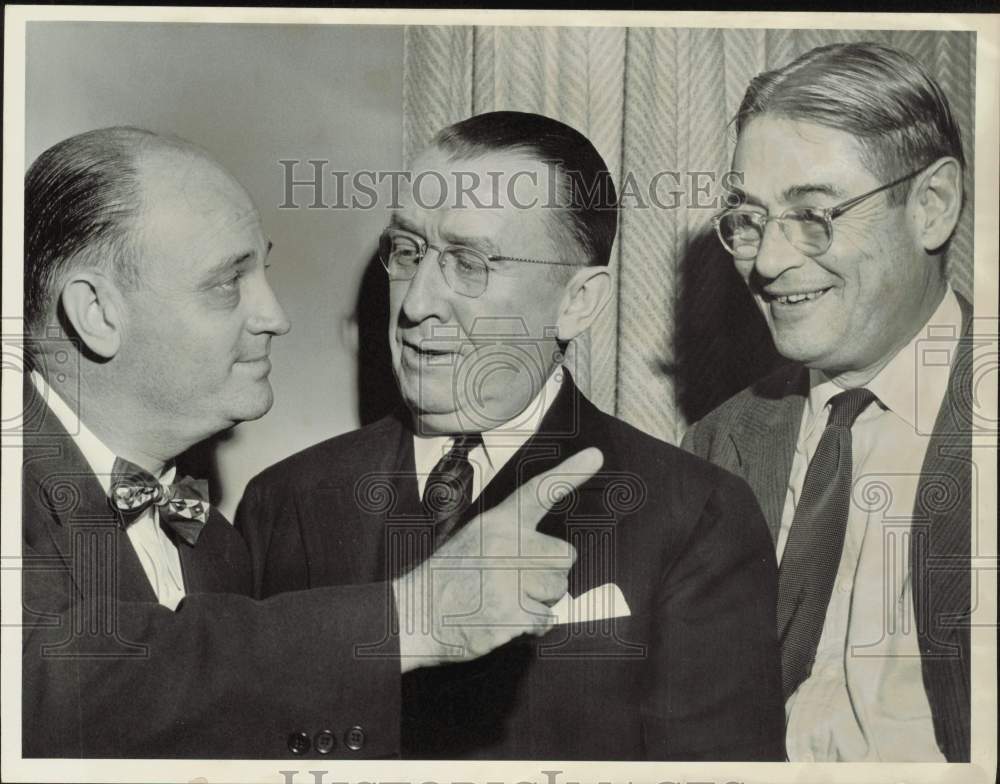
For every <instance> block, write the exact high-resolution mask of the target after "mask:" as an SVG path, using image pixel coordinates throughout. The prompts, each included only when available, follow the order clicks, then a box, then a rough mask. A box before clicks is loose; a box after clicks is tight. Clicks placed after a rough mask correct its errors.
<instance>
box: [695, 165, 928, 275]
mask: <svg viewBox="0 0 1000 784" xmlns="http://www.w3.org/2000/svg"><path fill="white" fill-rule="evenodd" d="M922 171H923V169H917V170H916V171H915V172H911V173H910V174H907V175H906V176H905V177H900V178H899V179H898V180H893V181H892V182H889V183H886V184H885V185H880V186H879V187H878V188H875V190H872V191H868V192H867V193H862V194H861V195H860V196H855V197H853V198H851V199H848V200H847V201H844V202H841V203H840V204H837V205H836V206H834V207H827V208H826V209H821V208H819V207H793V208H792V209H790V210H785V211H784V212H783V213H781V215H778V216H774V217H772V216H769V215H767V214H766V213H763V212H758V211H756V210H747V209H735V210H727V211H726V212H723V213H722V214H721V215H716V216H715V217H714V218H712V223H713V224H714V226H715V232H716V234H718V235H719V241H720V242H722V244H723V246H724V247H725V248H726V250H728V251H729V252H730V253H732V254H733V256H734V257H736V258H737V259H743V260H748V259H755V258H757V253H758V252H759V251H760V245H761V243H762V242H763V241H764V230H765V229H766V228H767V224H768V223H770V222H772V221H774V222H776V223H777V224H778V225H779V226H780V227H781V233H782V234H784V235H785V239H786V240H788V242H789V243H790V244H791V245H792V247H794V248H795V249H796V250H799V251H801V252H802V253H804V254H806V255H807V256H820V255H822V254H823V253H826V252H827V251H828V250H829V249H830V245H832V244H833V222H834V221H835V220H836V219H837V218H839V217H840V216H841V215H843V214H844V213H845V212H847V211H848V210H849V209H851V208H852V207H855V206H857V205H858V204H860V203H861V202H863V201H865V199H869V198H871V197H872V196H874V195H875V194H876V193H881V192H882V191H886V190H889V188H893V187H895V186H897V185H899V184H900V183H904V182H906V181H907V180H909V179H912V178H913V177H916V176H917V175H918V174H920V172H922Z"/></svg>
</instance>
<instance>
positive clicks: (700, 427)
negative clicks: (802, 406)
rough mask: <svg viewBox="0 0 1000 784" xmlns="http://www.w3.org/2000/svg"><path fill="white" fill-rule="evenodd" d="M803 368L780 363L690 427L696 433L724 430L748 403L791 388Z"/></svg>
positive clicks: (751, 403) (776, 396) (784, 393)
mask: <svg viewBox="0 0 1000 784" xmlns="http://www.w3.org/2000/svg"><path fill="white" fill-rule="evenodd" d="M803 372H804V370H803V368H802V366H801V365H797V364H792V363H786V364H782V365H779V366H778V367H777V368H776V369H775V370H773V371H771V372H770V373H769V374H768V375H766V376H764V377H763V378H760V379H758V380H757V381H755V382H753V383H752V384H750V386H748V387H744V388H743V389H742V390H740V391H739V392H737V393H736V394H735V395H733V396H732V397H731V398H729V399H728V400H726V401H725V402H723V403H720V404H719V405H718V406H716V407H715V408H713V409H712V410H711V411H709V412H708V413H707V414H706V415H705V416H703V417H702V418H701V419H699V420H698V421H697V422H696V423H694V424H693V425H692V426H691V428H690V430H691V431H693V432H695V433H699V432H700V433H704V434H709V433H714V432H717V431H720V430H726V429H727V428H728V427H729V426H730V425H731V424H732V423H733V422H735V421H736V420H737V419H738V418H739V416H740V414H742V413H743V411H744V410H745V409H746V408H747V406H752V405H754V404H755V403H756V402H757V401H759V400H762V399H777V398H782V397H784V396H786V395H788V394H789V393H791V392H794V391H795V390H796V389H797V388H798V385H799V384H800V383H801V381H802V373H803Z"/></svg>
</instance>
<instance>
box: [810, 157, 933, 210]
mask: <svg viewBox="0 0 1000 784" xmlns="http://www.w3.org/2000/svg"><path fill="white" fill-rule="evenodd" d="M922 171H923V169H917V170H916V171H914V172H910V173H909V174H907V175H906V176H904V177H900V178H899V179H898V180H893V181H892V182H887V183H886V184H885V185H882V186H880V187H878V188H876V189H875V190H873V191H868V193H862V194H861V195H860V196H855V197H854V198H853V199H848V200H847V201H845V202H844V203H843V204H838V205H837V206H836V207H834V208H833V209H832V210H830V220H833V219H834V218H838V217H840V216H841V215H843V214H844V213H845V212H847V211H848V210H849V209H851V207H854V206H856V205H858V204H860V203H861V202H863V201H864V200H865V199H867V198H870V197H872V196H874V195H875V194H876V193H881V192H882V191H887V190H889V188H895V187H896V186H897V185H899V184H900V183H904V182H906V181H907V180H909V179H912V178H913V177H916V176H917V175H918V174H920V172H922Z"/></svg>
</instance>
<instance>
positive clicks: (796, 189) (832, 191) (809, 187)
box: [729, 183, 847, 209]
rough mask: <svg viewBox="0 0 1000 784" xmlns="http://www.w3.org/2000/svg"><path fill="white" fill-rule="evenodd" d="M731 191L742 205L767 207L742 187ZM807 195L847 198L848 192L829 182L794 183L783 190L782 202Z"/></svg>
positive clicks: (795, 199) (797, 199) (799, 199)
mask: <svg viewBox="0 0 1000 784" xmlns="http://www.w3.org/2000/svg"><path fill="white" fill-rule="evenodd" d="M729 190H730V192H731V193H732V194H733V195H734V196H736V198H737V199H739V201H740V205H741V206H742V205H747V204H750V205H753V206H754V207H760V208H761V209H767V205H766V204H764V202H763V201H762V200H761V199H760V198H758V197H757V196H754V195H753V194H751V193H747V192H746V191H745V190H743V189H742V188H737V187H731V188H730V189H729ZM807 196H829V197H831V198H834V199H845V198H847V194H846V193H845V192H844V191H843V190H841V189H840V188H837V187H836V186H834V185H829V184H827V183H806V184H804V185H792V186H789V187H788V188H785V190H783V191H782V192H781V201H782V202H785V203H787V202H796V201H801V200H802V199H803V198H805V197H807Z"/></svg>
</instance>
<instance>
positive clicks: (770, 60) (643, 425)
mask: <svg viewBox="0 0 1000 784" xmlns="http://www.w3.org/2000/svg"><path fill="white" fill-rule="evenodd" d="M841 41H877V42H881V43H885V44H888V45H891V46H894V47H897V48H899V49H902V50H904V51H907V52H909V53H910V54H912V55H914V56H916V57H917V58H918V59H919V60H920V61H921V62H922V63H924V65H925V66H926V67H928V68H929V69H930V71H931V73H932V74H933V75H934V76H935V78H937V79H938V80H939V82H940V83H941V85H942V87H943V88H944V90H945V92H946V94H947V95H948V97H949V99H950V101H951V105H952V109H953V111H954V112H955V114H956V116H957V119H958V122H959V124H960V126H961V129H962V135H963V143H964V146H965V152H966V156H967V160H968V163H969V171H970V172H971V171H972V170H973V167H974V155H973V148H972V139H973V132H974V128H973V118H974V103H973V102H974V85H975V34H974V33H967V32H924V31H916V32H914V31H885V30H879V31H858V30H852V31H842V30H758V29H752V30H751V29H734V30H719V29H684V28H595V27H483V26H463V27H443V26H438V27H435V26H419V27H416V26H415V27H409V28H407V29H406V33H405V57H404V88H403V117H404V128H403V140H404V142H403V143H404V151H403V152H404V160H405V161H406V162H407V164H408V163H409V162H410V161H411V160H412V158H413V156H414V155H415V154H416V153H417V152H419V151H420V150H421V149H422V148H423V147H424V146H425V145H426V144H427V142H428V141H429V140H430V138H431V137H432V136H433V135H434V133H435V132H437V131H438V130H439V129H441V128H442V127H444V126H446V125H448V124H450V123H453V122H455V121H458V120H461V119H464V118H466V117H469V116H470V115H472V114H478V113H481V112H488V111H494V110H502V109H509V110H518V111H530V112H538V113H541V114H545V115H548V116H550V117H554V118H556V119H559V120H562V121H563V122H566V123H568V124H569V125H572V126H573V127H575V128H577V129H578V130H580V131H581V132H582V133H584V134H585V135H586V136H587V137H588V138H590V140H591V141H592V142H593V143H594V145H595V147H596V148H597V150H598V151H599V152H600V153H601V155H602V156H603V157H604V159H605V161H606V162H607V163H608V166H609V167H610V169H611V172H612V174H613V175H614V178H615V182H616V184H618V186H619V191H620V192H621V194H622V202H623V205H624V209H623V210H622V211H621V215H620V223H619V232H618V239H617V243H616V247H615V249H614V252H613V254H612V262H611V270H612V274H613V276H614V279H615V283H616V288H617V297H616V298H614V301H613V302H612V304H611V306H610V307H609V308H608V309H607V310H606V311H605V312H604V313H603V314H602V315H601V318H600V320H599V321H598V323H597V324H596V325H595V326H594V328H593V329H592V330H591V332H590V334H589V335H588V336H587V337H585V338H584V339H581V340H577V341H574V344H573V345H572V346H571V348H570V353H569V356H568V358H567V363H568V365H569V366H570V367H571V368H572V369H573V372H574V374H575V376H576V379H577V381H578V383H579V384H580V386H581V388H582V389H583V390H584V391H585V392H586V394H587V395H588V396H589V397H590V398H591V400H593V401H594V402H595V403H596V404H597V405H598V406H600V407H601V408H602V409H603V410H605V411H608V412H610V413H613V414H616V415H617V416H619V417H621V418H622V419H624V420H626V421H628V422H630V423H632V424H633V425H635V426H637V427H638V428H640V429H642V430H644V431H646V432H648V433H651V434H652V435H655V436H657V437H659V438H662V439H665V440H668V441H672V442H677V441H679V439H680V438H681V436H682V435H683V432H684V430H685V428H686V426H687V424H688V423H689V422H691V421H694V420H696V419H698V418H700V416H703V415H704V414H705V413H707V411H709V410H711V408H713V407H714V406H715V405H718V404H719V403H721V402H722V401H723V400H725V399H726V398H727V397H729V396H730V395H732V394H734V393H735V392H737V391H738V390H739V389H740V388H742V387H743V386H745V385H746V384H747V383H750V381H752V380H753V379H755V378H757V377H759V376H760V375H762V374H763V373H765V372H766V371H767V370H768V369H769V368H770V367H771V365H772V364H773V362H774V361H775V360H776V355H775V354H774V350H773V346H772V345H771V343H770V339H769V337H768V335H767V330H766V327H765V326H764V324H763V320H762V319H761V318H760V316H759V314H758V313H757V312H756V310H755V308H754V306H753V304H752V302H751V301H750V298H749V295H748V294H747V292H746V291H745V290H744V286H743V284H742V281H740V280H739V279H738V278H737V277H736V273H735V270H734V268H733V265H732V260H731V259H730V258H729V257H728V256H727V255H726V254H725V252H724V251H723V250H722V249H721V247H720V246H719V244H718V242H717V241H716V239H715V237H714V234H712V231H711V217H712V215H713V214H714V213H715V211H716V209H717V207H715V206H713V199H716V198H718V197H719V196H720V195H721V194H722V193H723V191H722V190H721V186H720V184H719V176H720V175H722V173H724V172H726V171H728V169H729V167H730V164H731V159H732V153H733V146H734V142H735V137H734V134H733V131H732V129H731V126H730V121H731V120H732V118H733V116H734V115H735V113H736V110H737V108H738V106H739V103H740V100H741V98H742V97H743V93H744V90H745V89H746V86H747V84H748V83H749V81H750V79H751V78H752V77H753V76H755V75H756V74H758V73H760V72H761V71H765V70H769V69H772V68H776V67H779V66H781V65H784V64H786V63H788V62H789V61H791V60H793V59H794V58H795V57H797V56H798V55H800V54H802V53H803V52H806V51H808V50H809V49H811V48H813V47H816V46H821V45H823V44H828V43H834V42H841ZM663 172H668V173H670V174H668V175H663V174H662V173H663ZM657 173H661V175H660V177H659V180H658V187H657V189H656V191H657V194H658V198H659V205H655V204H654V203H653V202H652V201H651V199H650V195H651V194H650V193H649V186H650V183H651V182H653V181H654V178H655V177H656V175H657ZM623 178H624V179H623ZM966 192H967V194H968V196H967V204H966V209H965V213H964V215H963V217H962V221H961V223H960V225H959V228H958V232H957V235H956V237H955V238H954V241H953V243H952V246H951V249H950V252H949V270H950V276H951V279H952V283H953V285H954V287H955V288H956V290H957V291H958V292H959V293H961V294H962V295H964V296H965V297H967V298H970V299H971V293H972V273H973V268H972V239H973V230H972V229H973V222H972V209H973V206H974V205H973V202H972V181H971V176H970V175H967V181H966ZM672 193H673V194H674V195H671V194H672ZM671 199H672V200H673V201H671ZM674 202H676V204H675V203H674ZM664 205H665V206H666V208H664Z"/></svg>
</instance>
